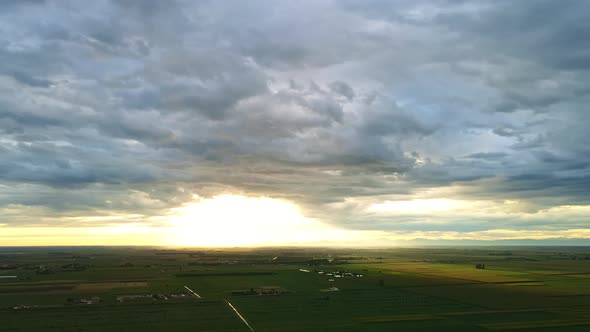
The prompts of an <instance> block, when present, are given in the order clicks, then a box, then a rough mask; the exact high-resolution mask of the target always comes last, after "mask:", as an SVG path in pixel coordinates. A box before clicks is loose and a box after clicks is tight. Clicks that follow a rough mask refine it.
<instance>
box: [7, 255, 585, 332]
mask: <svg viewBox="0 0 590 332" xmlns="http://www.w3.org/2000/svg"><path fill="white" fill-rule="evenodd" d="M476 264H485V268H484V269H477V268H475V265H476ZM187 287H188V288H187ZM189 289H190V290H192V291H193V292H194V293H192V292H190V291H189ZM228 302H229V303H231V304H232V305H233V306H234V307H235V308H236V309H237V310H238V311H239V312H240V313H241V315H242V316H243V317H244V318H245V319H246V320H247V321H248V322H249V324H250V325H251V327H252V328H253V329H254V330H255V331H257V332H261V331H318V332H319V331H328V332H329V331H340V332H342V331H590V249H588V248H563V247H551V248H528V247H522V248H472V247H465V248H442V249H441V248H436V249H435V248H427V249H409V248H403V249H402V248H400V249H387V250H351V249H346V250H344V249H311V248H308V249H296V248H265V249H249V250H246V249H226V250H220V249H202V250H195V249H190V250H189V249H186V250H181V249H174V250H171V249H163V248H137V247H133V248H121V247H104V248H95V247H76V248H0V322H2V323H1V324H0V331H126V332H130V331H250V330H249V328H248V327H247V326H246V325H245V324H244V322H243V321H242V320H241V319H240V318H239V317H238V315H237V314H236V313H235V312H234V311H233V309H232V308H231V307H230V306H229V304H228Z"/></svg>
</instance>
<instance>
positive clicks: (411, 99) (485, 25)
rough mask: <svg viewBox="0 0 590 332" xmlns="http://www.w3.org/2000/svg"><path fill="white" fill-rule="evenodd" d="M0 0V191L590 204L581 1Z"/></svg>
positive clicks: (158, 200) (358, 223) (141, 205)
mask: <svg viewBox="0 0 590 332" xmlns="http://www.w3.org/2000/svg"><path fill="white" fill-rule="evenodd" d="M0 6H1V7H2V8H0V185H1V186H0V205H2V206H4V207H6V206H21V207H30V206H35V207H42V208H44V209H47V211H49V212H47V213H68V212H71V213H84V211H106V210H109V211H122V212H138V211H140V212H141V213H146V214H153V213H158V212H157V211H164V210H165V209H166V208H169V207H174V206H178V205H179V204H182V203H183V202H186V201H188V200H190V197H191V195H190V193H198V194H199V195H205V196H207V195H215V194H218V193H222V192H242V193H244V194H248V195H267V196H271V197H280V198H287V199H290V200H293V201H295V202H297V203H299V204H301V206H302V207H303V208H304V209H305V212H306V213H307V214H308V215H310V216H318V217H321V218H323V220H325V221H326V222H330V223H335V224H341V225H343V226H346V227H350V228H357V229H404V227H406V226H404V224H405V223H406V222H407V221H408V219H407V218H406V219H404V220H401V219H391V218H389V219H388V218H384V217H375V216H370V215H366V214H364V213H361V212H359V210H358V209H355V208H354V207H350V205H346V204H344V205H346V206H347V207H346V208H344V207H341V208H338V209H335V208H333V207H334V206H344V205H338V204H339V203H344V202H346V201H349V202H350V201H353V200H355V199H357V200H369V201H371V202H379V201H382V200H384V199H401V200H404V199H405V200H407V199H412V198H413V197H414V196H413V195H416V194H418V193H421V192H424V191H426V190H431V189H433V188H434V189H436V188H439V189H441V188H451V187H452V188H455V190H454V191H453V192H452V193H448V196H449V197H451V198H456V199H478V200H488V201H504V200H520V201H522V202H524V203H525V204H524V207H523V208H522V211H524V212H526V213H532V212H535V211H539V210H543V209H547V208H550V207H552V206H558V205H568V204H569V205H587V204H590V202H589V201H590V195H589V194H588V188H590V144H589V143H590V141H589V139H588V135H587V131H588V130H587V126H588V124H589V123H590V113H589V112H588V111H587V110H586V107H587V105H588V101H589V99H590V88H588V87H589V86H590V75H589V71H588V70H589V69H590V42H589V39H588V38H587V36H588V35H589V34H590V23H589V22H590V17H589V16H590V14H589V13H590V3H589V2H587V1H519V2H514V1H469V2H466V1H465V2H464V1H446V0H430V1H405V0H400V1H382V0H370V1H366V0H363V1H356V0H342V1H300V2H286V1H285V2H280V1H248V2H242V1H229V2H226V1H223V2H221V1H198V2H197V1H139V0H138V1H132V0H129V1H92V2H80V1H4V2H3V3H2V4H0ZM179 188H182V190H180V189H179ZM4 219H6V220H4ZM19 220H21V219H9V218H3V219H2V220H0V222H2V223H9V224H10V223H12V224H16V223H19ZM27 220H28V219H27ZM20 222H21V223H23V224H26V223H30V221H20ZM509 225H513V227H517V226H515V225H516V221H514V220H512V219H509V218H508V219H506V218H504V219H502V220H485V221H481V220H477V219H474V220H473V221H472V222H469V221H467V220H455V221H453V220H449V221H447V223H446V226H444V228H445V229H452V230H470V229H494V228H500V227H503V228H506V227H508V226H509ZM550 226H551V227H554V228H556V229H568V228H572V227H573V228H575V227H578V228H579V227H580V222H579V220H576V221H575V222H572V223H571V224H568V223H567V222H564V221H560V222H559V223H557V222H555V223H554V224H550ZM582 226H587V225H582ZM412 227H416V228H417V229H422V230H430V229H434V228H432V227H434V226H429V225H427V224H420V223H418V226H412ZM429 227H430V228H429ZM527 227H528V226H527ZM531 227H532V226H531Z"/></svg>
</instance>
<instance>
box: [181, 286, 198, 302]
mask: <svg viewBox="0 0 590 332" xmlns="http://www.w3.org/2000/svg"><path fill="white" fill-rule="evenodd" d="M184 288H186V290H187V291H189V292H191V293H192V294H193V295H194V296H196V297H197V298H199V299H201V298H202V297H201V295H199V294H197V293H195V292H194V291H193V290H192V289H190V288H188V287H187V286H184Z"/></svg>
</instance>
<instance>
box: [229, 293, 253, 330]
mask: <svg viewBox="0 0 590 332" xmlns="http://www.w3.org/2000/svg"><path fill="white" fill-rule="evenodd" d="M225 302H227V305H229V307H230V308H232V310H233V311H234V312H235V313H236V315H238V317H239V318H240V319H241V320H242V322H244V324H246V326H247V327H248V328H249V329H250V331H252V332H255V331H254V329H253V328H252V326H250V324H248V321H247V320H246V318H244V316H242V314H240V312H239V311H238V309H236V307H234V306H233V305H232V304H231V302H229V301H228V299H225Z"/></svg>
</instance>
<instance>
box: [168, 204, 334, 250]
mask: <svg viewBox="0 0 590 332" xmlns="http://www.w3.org/2000/svg"><path fill="white" fill-rule="evenodd" d="M168 225H169V227H170V239H169V244H171V245H182V246H254V245H280V244H301V243H310V242H320V241H324V240H337V239H339V238H340V237H341V236H342V233H341V231H340V230H338V229H335V228H332V227H329V226H328V225H325V224H323V223H320V222H318V221H316V220H313V219H310V218H307V217H305V216H304V215H303V214H302V212H301V211H300V209H299V207H297V206H296V205H295V204H293V203H291V202H288V201H285V200H280V199H274V198H268V197H246V196H239V195H220V196H215V197H213V198H207V199H201V198H198V197H197V199H196V202H193V203H190V204H187V205H185V206H183V207H180V208H177V209H174V211H173V214H172V216H171V217H170V218H169V221H168Z"/></svg>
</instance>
